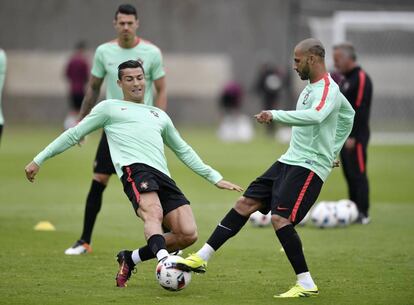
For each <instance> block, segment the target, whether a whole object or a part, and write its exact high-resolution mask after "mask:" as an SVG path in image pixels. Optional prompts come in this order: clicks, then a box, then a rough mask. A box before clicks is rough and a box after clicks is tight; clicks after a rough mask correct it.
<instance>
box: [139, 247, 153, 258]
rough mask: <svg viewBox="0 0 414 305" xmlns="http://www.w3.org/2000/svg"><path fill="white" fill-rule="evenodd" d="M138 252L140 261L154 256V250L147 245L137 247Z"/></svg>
mask: <svg viewBox="0 0 414 305" xmlns="http://www.w3.org/2000/svg"><path fill="white" fill-rule="evenodd" d="M138 253H139V257H140V259H141V262H145V261H148V260H150V259H153V258H155V254H154V252H152V250H151V248H150V247H149V246H148V245H146V246H144V247H141V248H139V249H138Z"/></svg>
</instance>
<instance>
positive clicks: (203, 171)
mask: <svg viewBox="0 0 414 305" xmlns="http://www.w3.org/2000/svg"><path fill="white" fill-rule="evenodd" d="M98 128H104V130H105V134H106V136H107V138H108V144H109V150H110V153H111V158H112V162H113V163H114V166H115V169H116V172H117V174H118V176H119V177H121V176H122V174H123V173H122V167H123V166H127V165H131V164H133V163H144V164H146V165H149V166H151V167H153V168H156V169H157V170H159V171H161V172H163V173H164V174H166V175H168V176H170V173H169V171H168V167H167V161H166V158H165V154H164V144H165V145H167V146H168V147H169V148H170V149H171V150H172V151H173V152H174V153H175V154H176V155H177V157H178V158H179V159H180V160H181V161H182V162H183V163H184V164H186V165H187V166H188V167H189V168H191V169H192V170H193V171H194V172H196V173H197V174H199V175H200V176H202V177H204V178H206V179H207V180H208V181H210V182H211V183H214V184H215V183H217V182H218V181H220V180H221V179H222V176H221V175H220V173H218V172H217V171H215V170H214V169H212V168H211V167H210V166H208V165H206V164H204V163H203V161H202V160H201V159H200V157H199V156H198V155H197V153H196V152H195V151H194V150H193V149H192V148H191V147H190V146H189V145H188V144H187V143H186V142H185V141H184V140H183V139H182V138H181V137H180V134H179V133H178V131H177V130H176V129H175V127H174V125H173V123H172V121H171V119H170V117H169V116H168V115H167V114H166V113H165V112H164V111H162V110H160V109H158V108H156V107H153V106H148V105H144V104H137V103H133V102H127V101H123V100H105V101H102V102H100V103H99V104H97V105H96V106H95V107H94V108H93V109H92V111H91V112H90V114H88V115H87V116H86V117H85V118H84V119H83V120H82V121H81V122H80V123H79V124H78V125H77V126H75V127H73V128H70V129H68V130H67V131H65V132H64V133H62V134H61V135H60V136H59V137H58V138H57V139H56V140H54V141H53V142H52V143H50V144H49V145H48V146H47V147H46V148H45V149H44V150H43V151H42V152H40V153H39V154H38V155H37V156H36V157H35V158H34V159H33V161H34V162H35V163H36V164H38V165H39V166H40V165H41V164H42V163H43V162H44V161H45V160H47V159H48V158H51V157H53V156H54V155H56V154H59V153H61V152H63V151H65V150H67V149H68V148H70V147H71V146H73V145H75V144H77V143H78V142H79V140H80V139H81V138H82V137H84V136H85V135H87V134H89V133H91V132H92V131H94V130H96V129H98Z"/></svg>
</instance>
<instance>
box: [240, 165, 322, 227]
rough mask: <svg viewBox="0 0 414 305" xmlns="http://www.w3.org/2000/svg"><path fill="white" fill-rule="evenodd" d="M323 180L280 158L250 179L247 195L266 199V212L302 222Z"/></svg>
mask: <svg viewBox="0 0 414 305" xmlns="http://www.w3.org/2000/svg"><path fill="white" fill-rule="evenodd" d="M322 184H323V181H322V179H321V178H319V177H318V176H317V175H316V174H315V173H314V172H312V171H311V170H309V169H307V168H304V167H301V166H294V165H288V164H284V163H281V162H279V161H278V162H276V163H274V164H273V165H272V166H271V167H270V168H269V169H268V170H267V171H266V172H265V173H264V174H263V175H261V176H260V177H258V178H257V179H256V180H255V181H253V182H252V183H250V185H249V187H248V188H247V190H246V191H245V192H244V196H245V197H249V198H254V199H257V200H259V201H260V202H262V204H263V208H262V209H261V210H260V211H261V212H262V213H264V214H267V213H268V212H269V211H272V214H277V215H279V216H282V217H284V218H286V219H289V220H290V221H291V222H292V223H293V224H298V223H299V222H300V221H301V220H302V219H303V218H304V217H305V215H306V214H307V213H308V211H309V210H310V208H311V207H312V205H313V204H314V203H315V201H316V199H317V198H318V196H319V193H320V191H321V188H322Z"/></svg>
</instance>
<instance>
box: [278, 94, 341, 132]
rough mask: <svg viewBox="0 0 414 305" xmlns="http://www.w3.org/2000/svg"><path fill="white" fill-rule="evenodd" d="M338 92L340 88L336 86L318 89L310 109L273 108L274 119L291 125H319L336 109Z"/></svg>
mask: <svg viewBox="0 0 414 305" xmlns="http://www.w3.org/2000/svg"><path fill="white" fill-rule="evenodd" d="M338 94H339V89H337V88H334V87H328V89H325V88H324V90H318V91H317V92H316V93H315V98H314V99H313V102H312V105H311V107H310V108H309V109H304V110H290V111H284V110H272V111H271V113H272V116H273V120H274V121H278V122H281V123H284V124H286V125H290V126H308V125H318V124H320V123H322V122H323V121H324V120H325V119H326V118H327V117H328V115H329V114H330V113H331V112H332V111H333V110H334V109H335V100H336V99H337V96H338Z"/></svg>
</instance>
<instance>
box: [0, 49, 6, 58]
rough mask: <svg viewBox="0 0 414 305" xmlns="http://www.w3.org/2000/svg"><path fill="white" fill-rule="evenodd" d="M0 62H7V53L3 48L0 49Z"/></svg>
mask: <svg viewBox="0 0 414 305" xmlns="http://www.w3.org/2000/svg"><path fill="white" fill-rule="evenodd" d="M0 60H2V61H5V60H6V52H5V51H4V50H3V49H2V48H0Z"/></svg>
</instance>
